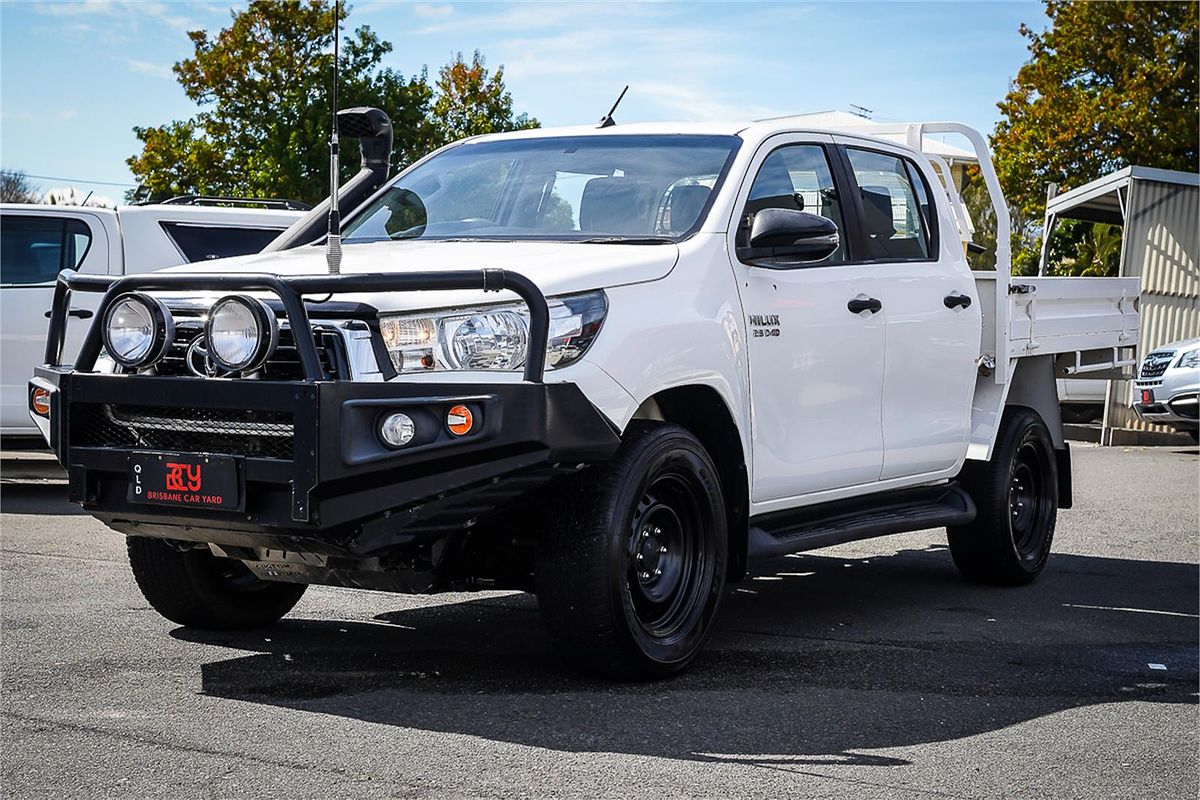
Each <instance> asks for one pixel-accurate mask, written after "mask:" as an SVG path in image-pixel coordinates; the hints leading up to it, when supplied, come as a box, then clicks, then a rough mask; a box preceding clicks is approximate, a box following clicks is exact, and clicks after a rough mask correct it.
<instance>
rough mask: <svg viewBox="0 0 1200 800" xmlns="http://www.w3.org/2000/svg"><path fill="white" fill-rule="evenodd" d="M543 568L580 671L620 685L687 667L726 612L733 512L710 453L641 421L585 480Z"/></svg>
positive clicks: (679, 431) (543, 591)
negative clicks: (728, 519)
mask: <svg viewBox="0 0 1200 800" xmlns="http://www.w3.org/2000/svg"><path fill="white" fill-rule="evenodd" d="M567 494H568V495H569V496H567V497H564V498H562V500H563V502H562V504H561V506H560V509H559V511H558V512H557V513H555V514H553V515H552V521H551V524H550V525H548V526H547V529H546V530H545V531H544V533H543V536H542V541H541V544H540V546H539V553H538V559H537V564H536V567H535V570H536V573H535V583H536V586H537V596H538V605H539V607H540V608H541V611H542V617H543V619H544V620H545V622H546V626H547V628H548V629H549V631H550V635H551V637H552V638H553V639H554V641H555V643H556V644H557V645H558V646H559V648H560V649H561V650H562V651H563V652H564V654H565V655H566V656H567V657H568V658H569V659H571V660H572V661H574V662H575V663H576V664H577V665H578V666H580V667H582V668H584V669H586V670H589V671H592V672H599V673H602V674H605V675H608V676H610V677H617V678H654V677H662V676H666V675H670V674H673V673H676V672H679V671H681V670H682V669H683V668H684V667H686V666H687V664H688V663H689V662H691V660H692V659H693V658H695V656H696V654H697V653H698V652H699V651H700V647H701V645H703V643H704V640H705V639H706V638H707V636H708V632H709V628H710V627H711V624H712V621H713V618H714V617H715V616H716V612H717V607H718V606H719V604H720V600H721V592H722V588H723V579H724V575H725V560H726V526H725V508H724V501H723V499H722V494H721V486H720V483H719V481H718V478H717V471H716V468H715V467H714V465H713V463H712V461H711V459H710V458H709V456H708V453H706V452H705V450H704V447H703V446H702V445H701V444H700V442H699V441H697V440H696V438H695V437H694V436H692V434H691V433H689V432H688V431H687V430H685V429H684V428H681V427H679V426H677V425H670V424H665V423H646V422H635V423H633V424H632V425H631V426H630V428H629V430H627V431H626V433H625V437H624V442H623V443H622V445H621V449H620V450H619V451H618V453H617V455H616V456H615V457H614V459H613V460H612V461H611V462H609V463H608V464H605V465H603V466H602V467H597V468H595V469H594V470H590V471H589V472H587V473H583V474H581V475H579V476H577V479H576V480H575V482H574V485H573V486H572V487H571V489H570V492H568V493H567Z"/></svg>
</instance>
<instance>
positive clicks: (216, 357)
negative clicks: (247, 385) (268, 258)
mask: <svg viewBox="0 0 1200 800" xmlns="http://www.w3.org/2000/svg"><path fill="white" fill-rule="evenodd" d="M204 338H205V340H206V341H207V343H208V355H209V358H211V359H212V360H213V361H214V362H216V364H217V366H219V367H221V368H222V369H224V370H225V371H227V372H252V371H253V370H256V369H258V368H259V367H261V366H262V365H263V364H265V363H266V361H267V359H268V358H270V357H271V354H272V353H273V352H275V346H276V345H278V344H279V323H278V322H277V321H276V319H275V314H274V313H272V311H271V309H270V308H268V307H267V304H266V303H264V302H263V301H262V300H259V299H258V298H257V297H247V296H246V295H240V294H235V295H230V296H229V297H222V298H221V299H220V300H218V301H217V302H216V303H215V304H213V307H212V308H211V309H210V310H209V312H208V322H207V323H205V325H204Z"/></svg>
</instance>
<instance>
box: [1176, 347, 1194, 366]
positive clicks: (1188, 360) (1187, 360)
mask: <svg viewBox="0 0 1200 800" xmlns="http://www.w3.org/2000/svg"><path fill="white" fill-rule="evenodd" d="M1175 366H1177V367H1183V368H1184V369H1195V368H1196V367H1200V347H1197V348H1196V349H1195V350H1188V351H1187V352H1186V353H1184V354H1183V355H1182V356H1180V357H1179V363H1178V364H1176V365H1175Z"/></svg>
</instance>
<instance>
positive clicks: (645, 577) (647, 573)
mask: <svg viewBox="0 0 1200 800" xmlns="http://www.w3.org/2000/svg"><path fill="white" fill-rule="evenodd" d="M642 580H644V581H648V580H650V573H649V572H643V573H642Z"/></svg>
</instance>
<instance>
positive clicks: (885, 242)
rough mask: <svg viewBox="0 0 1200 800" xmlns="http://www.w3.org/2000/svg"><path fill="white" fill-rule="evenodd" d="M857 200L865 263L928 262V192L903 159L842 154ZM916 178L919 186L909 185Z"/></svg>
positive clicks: (851, 152) (849, 150) (875, 154)
mask: <svg viewBox="0 0 1200 800" xmlns="http://www.w3.org/2000/svg"><path fill="white" fill-rule="evenodd" d="M846 155H847V157H848V158H849V159H850V166H851V169H852V170H853V172H854V180H855V181H856V182H857V184H858V186H857V190H858V192H859V195H860V196H861V198H862V209H863V234H864V238H865V239H866V246H867V253H866V257H867V259H868V260H871V261H925V260H928V259H929V257H930V256H929V253H930V252H931V247H930V224H929V213H930V211H931V205H930V197H929V190H928V187H926V186H925V183H924V181H923V180H920V173H919V172H918V171H917V169H916V167H915V166H911V165H909V164H908V162H907V159H904V158H901V157H899V156H894V155H891V154H890V153H879V152H875V151H873V150H859V149H857V148H854V147H847V148H846ZM913 175H916V176H917V180H920V184H919V185H918V186H916V187H914V185H913V178H912V177H911V176H913Z"/></svg>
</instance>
